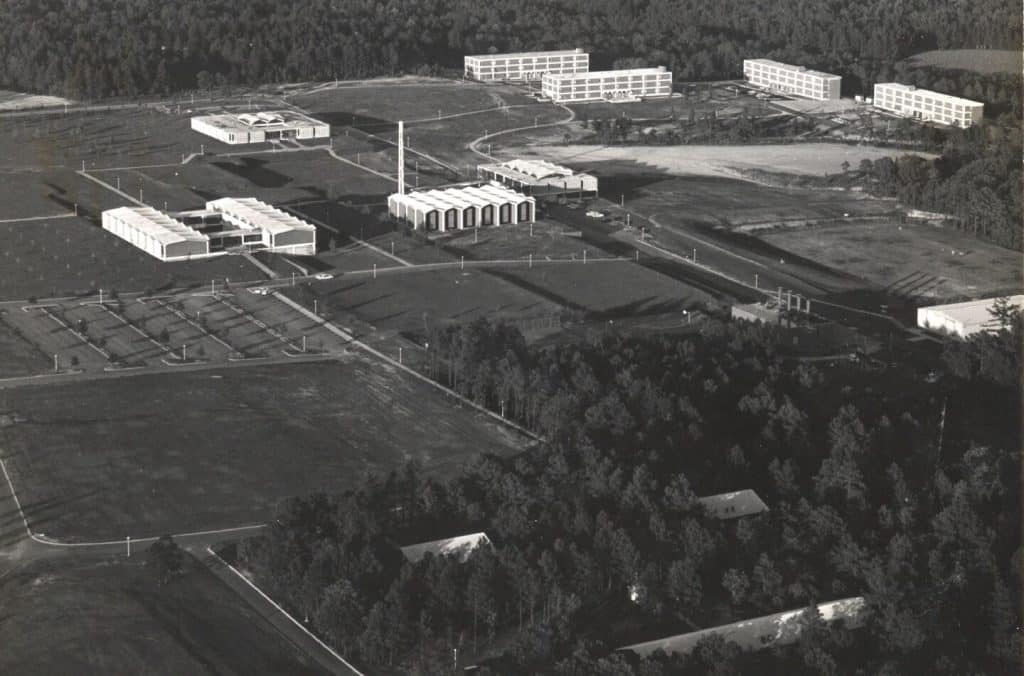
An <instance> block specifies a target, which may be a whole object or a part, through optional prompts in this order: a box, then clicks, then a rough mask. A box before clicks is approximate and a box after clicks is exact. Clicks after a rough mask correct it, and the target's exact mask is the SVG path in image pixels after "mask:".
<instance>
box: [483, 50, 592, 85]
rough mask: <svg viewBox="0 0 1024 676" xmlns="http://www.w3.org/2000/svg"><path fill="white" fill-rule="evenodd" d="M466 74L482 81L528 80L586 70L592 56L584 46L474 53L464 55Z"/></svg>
mask: <svg viewBox="0 0 1024 676" xmlns="http://www.w3.org/2000/svg"><path fill="white" fill-rule="evenodd" d="M463 64H464V68H465V76H466V77H467V78H468V79H470V80H480V81H481V82H504V81H512V82H529V81H535V80H539V79H541V76H543V75H544V74H545V73H585V72H587V71H588V70H590V55H589V54H587V53H586V52H584V51H583V50H582V49H561V50H556V51H548V52H519V53H515V54H475V55H472V56H466V57H463Z"/></svg>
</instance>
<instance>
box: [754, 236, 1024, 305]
mask: <svg viewBox="0 0 1024 676" xmlns="http://www.w3.org/2000/svg"><path fill="white" fill-rule="evenodd" d="M761 238H762V239H764V240H765V241H767V242H769V243H770V244H772V245H774V246H777V247H779V248H782V249H786V250H789V251H793V252H795V253H797V254H800V255H801V256H804V257H806V258H810V259H812V260H815V261H820V262H821V263H824V264H826V265H831V266H833V267H836V268H839V269H842V270H846V271H848V272H851V273H853V274H856V275H858V276H860V277H862V278H864V279H867V280H869V281H871V282H872V283H874V284H876V285H878V286H880V287H884V288H887V289H889V290H891V291H893V292H894V293H899V294H907V295H911V294H912V295H915V296H922V297H925V298H931V299H935V300H941V299H949V298H960V297H965V296H970V297H977V296H987V295H992V294H994V293H997V292H1001V291H1014V293H1020V292H1021V289H1022V288H1024V283H1022V279H1021V259H1020V254H1019V253H1017V252H1014V251H1010V250H1008V249H1003V248H1001V247H998V246H995V245H993V244H988V243H986V242H982V241H979V240H976V239H973V238H968V237H966V236H964V235H962V234H960V233H958V232H956V231H952V230H945V229H942V228H934V227H930V226H923V225H902V226H901V225H898V224H896V223H893V222H871V223H857V224H850V225H835V226H826V227H812V228H799V229H796V230H788V231H778V232H773V233H770V234H765V235H762V237H761ZM953 252H956V253H953ZM960 252H963V255H960Z"/></svg>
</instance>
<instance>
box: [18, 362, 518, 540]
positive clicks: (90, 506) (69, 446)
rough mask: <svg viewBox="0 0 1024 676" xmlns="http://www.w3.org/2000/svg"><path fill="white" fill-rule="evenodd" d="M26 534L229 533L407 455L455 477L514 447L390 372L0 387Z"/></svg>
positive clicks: (486, 424)
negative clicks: (286, 501)
mask: <svg viewBox="0 0 1024 676" xmlns="http://www.w3.org/2000/svg"><path fill="white" fill-rule="evenodd" d="M0 410H3V411H7V412H8V413H10V414H11V415H10V416H9V418H8V419H9V420H14V421H15V422H14V423H13V424H9V425H7V426H6V427H3V428H0V452H2V453H3V455H4V458H5V461H6V462H7V468H8V470H9V471H10V472H11V474H12V478H13V480H14V485H15V488H16V490H17V491H18V495H19V497H20V499H21V502H22V505H23V506H24V508H25V510H26V511H27V512H28V514H29V515H30V516H29V519H30V522H31V523H32V526H33V529H34V530H36V531H38V532H42V533H45V534H46V535H48V536H51V537H55V538H59V539H66V540H71V541H74V540H95V539H110V538H122V537H124V536H125V535H135V536H137V537H142V536H147V535H154V534H161V533H180V532H186V531H195V530H205V529H214V528H226V527H231V526H238V525H242V524H248V523H254V522H260V521H263V520H265V519H268V518H270V517H271V516H272V515H273V513H274V510H275V506H276V505H277V504H278V502H279V501H280V500H281V499H283V498H286V497H289V496H293V495H305V494H309V493H313V492H316V491H341V490H343V489H346V488H350V487H354V486H355V485H357V484H358V482H360V481H361V480H362V479H363V477H364V476H365V475H366V474H367V473H368V472H371V471H372V472H387V471H389V470H391V469H395V468H397V467H399V466H400V465H402V464H403V463H405V462H406V461H409V460H416V461H418V462H421V463H422V464H423V466H424V467H425V468H426V469H427V470H428V471H433V472H437V473H439V474H447V473H452V472H454V471H455V470H456V469H457V468H458V467H460V466H462V465H463V464H464V463H465V462H467V461H468V460H469V459H470V458H471V457H473V456H474V455H476V454H477V453H481V452H495V453H511V452H514V451H517V450H519V449H521V448H522V447H523V444H524V441H523V439H522V438H521V437H520V436H519V435H518V434H514V433H513V432H511V431H510V430H509V429H508V428H506V427H503V426H501V425H499V424H498V423H496V422H494V421H492V420H491V419H489V418H486V417H484V416H482V414H479V413H477V412H476V411H473V410H471V409H462V408H460V407H459V406H458V405H457V404H456V403H455V402H454V401H453V400H450V399H448V398H447V397H446V396H445V395H444V394H443V393H441V392H440V391H439V390H437V389H435V388H433V387H431V386H430V385H428V384H426V383H423V382H422V381H419V380H416V379H414V378H412V377H411V376H408V375H407V374H405V373H403V372H400V371H398V370H396V369H394V368H393V367H390V366H388V365H385V364H381V363H378V362H369V361H366V360H364V359H363V358H362V357H352V358H351V359H350V360H349V361H346V362H344V363H335V362H331V363H318V364H308V365H287V366H269V367H251V368H250V367H245V368H232V369H224V370H222V371H219V372H215V371H204V372H197V373H187V374H185V373H183V374H166V375H163V374H161V375H144V376H143V375H140V376H136V377H133V378H131V379H130V380H123V379H104V380H97V381H91V382H81V383H69V384H64V385H53V386H48V387H45V388H43V387H38V388H24V389H17V390H6V391H3V392H0Z"/></svg>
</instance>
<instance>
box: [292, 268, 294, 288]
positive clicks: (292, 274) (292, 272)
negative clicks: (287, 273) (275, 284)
mask: <svg viewBox="0 0 1024 676" xmlns="http://www.w3.org/2000/svg"><path fill="white" fill-rule="evenodd" d="M292 286H295V272H294V271H292Z"/></svg>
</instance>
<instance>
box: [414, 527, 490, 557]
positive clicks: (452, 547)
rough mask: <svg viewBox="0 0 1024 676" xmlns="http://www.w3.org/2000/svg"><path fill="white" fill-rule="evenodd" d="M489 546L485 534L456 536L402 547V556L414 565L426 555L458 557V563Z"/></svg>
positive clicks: (488, 539)
mask: <svg viewBox="0 0 1024 676" xmlns="http://www.w3.org/2000/svg"><path fill="white" fill-rule="evenodd" d="M490 544H491V539H490V538H488V537H487V533H484V532H479V533H469V534H468V535H458V536H456V537H453V538H445V539H443V540H432V541H430V542H421V543H419V544H415V545H409V546H408V547H402V555H403V556H405V558H406V559H408V560H409V561H411V562H413V563H416V562H417V561H419V560H420V559H422V558H423V557H424V556H426V555H427V554H433V555H434V556H455V557H458V559H459V562H464V561H465V560H466V559H468V558H469V555H470V554H471V553H472V552H473V551H475V550H476V549H477V548H478V547H481V546H483V545H487V546H490Z"/></svg>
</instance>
